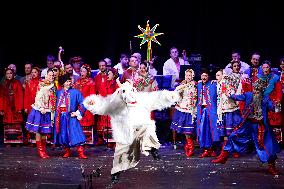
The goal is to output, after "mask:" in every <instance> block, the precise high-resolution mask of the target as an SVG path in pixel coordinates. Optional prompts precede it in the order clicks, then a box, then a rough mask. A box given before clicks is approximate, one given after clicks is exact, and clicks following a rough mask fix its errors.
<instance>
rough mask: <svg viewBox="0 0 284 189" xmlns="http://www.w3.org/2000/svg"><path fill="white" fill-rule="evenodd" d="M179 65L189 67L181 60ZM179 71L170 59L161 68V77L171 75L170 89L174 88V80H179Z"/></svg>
mask: <svg viewBox="0 0 284 189" xmlns="http://www.w3.org/2000/svg"><path fill="white" fill-rule="evenodd" d="M179 63H180V65H189V64H188V62H184V60H183V59H182V58H179ZM179 73H180V70H178V69H177V66H176V63H175V62H174V60H173V59H172V58H169V59H168V60H167V61H166V62H165V63H164V66H163V75H172V76H173V78H172V87H174V86H175V81H176V79H179Z"/></svg>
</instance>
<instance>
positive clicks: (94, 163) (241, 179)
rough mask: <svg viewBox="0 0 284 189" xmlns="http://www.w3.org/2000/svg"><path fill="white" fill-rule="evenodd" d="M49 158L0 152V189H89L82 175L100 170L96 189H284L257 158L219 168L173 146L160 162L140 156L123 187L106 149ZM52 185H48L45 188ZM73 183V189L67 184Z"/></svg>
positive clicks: (280, 164) (282, 157)
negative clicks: (113, 173)
mask: <svg viewBox="0 0 284 189" xmlns="http://www.w3.org/2000/svg"><path fill="white" fill-rule="evenodd" d="M47 151H48V154H49V155H50V156H51V157H50V158H49V159H46V160H44V159H40V158H39V157H38V156H37V152H36V148H33V147H8V148H7V147H1V148H0V159H1V161H0V188H1V189H2V188H9V189H10V188H15V189H21V188H34V189H36V188H40V187H41V188H44V186H47V185H48V186H49V187H48V188H51V185H54V187H53V188H56V187H55V186H56V185H57V188H78V187H76V186H81V188H83V189H84V188H85V186H86V185H87V186H91V182H90V180H89V181H88V179H87V178H86V182H85V180H84V178H83V176H82V170H84V173H85V175H86V176H87V177H88V176H89V174H90V173H91V172H92V171H96V170H97V169H98V168H100V172H101V176H100V177H95V175H94V176H93V178H92V186H93V188H99V189H101V188H117V189H118V188H120V189H126V188H135V189H137V188H139V189H140V188H141V189H144V188H145V189H149V188H151V189H166V188H173V189H183V188H249V189H252V188H258V189H261V188H265V189H267V188H284V179H283V178H282V177H283V175H280V176H279V177H273V176H271V175H268V174H267V165H265V164H263V165H262V164H261V163H260V162H259V160H258V158H257V156H256V154H255V153H252V154H243V155H242V156H241V157H240V158H238V159H235V158H229V160H228V162H227V163H226V164H225V165H220V164H218V165H215V164H212V163H211V162H210V160H211V158H204V159H200V158H198V155H199V154H200V153H201V151H200V149H197V150H196V153H195V156H194V157H192V158H186V156H185V155H184V153H183V149H182V144H180V145H179V146H178V149H177V150H174V149H173V147H172V146H163V147H162V148H161V149H160V154H161V155H162V160H160V161H155V160H154V159H153V158H152V156H148V157H146V156H144V155H142V156H141V161H140V163H139V164H138V166H137V167H136V168H133V169H131V170H128V171H126V172H123V173H122V174H121V176H120V181H119V183H117V184H115V185H111V182H110V170H111V167H112V159H113V157H112V155H113V151H110V150H107V149H106V148H105V147H104V146H101V147H88V148H86V155H87V156H88V157H89V158H88V159H87V160H82V159H78V158H77V157H76V156H77V152H76V151H75V149H73V150H72V157H71V158H68V159H64V158H61V157H60V156H61V155H62V154H63V150H62V149H60V148H55V149H52V148H51V147H49V148H48V149H47ZM276 166H277V168H278V169H279V170H280V171H281V172H282V174H283V173H284V152H283V151H282V152H281V153H280V154H278V160H277V163H276ZM43 183H49V184H43ZM67 184H69V185H67Z"/></svg>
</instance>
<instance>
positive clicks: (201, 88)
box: [197, 69, 219, 158]
mask: <svg viewBox="0 0 284 189" xmlns="http://www.w3.org/2000/svg"><path fill="white" fill-rule="evenodd" d="M197 136H198V140H199V145H200V148H203V149H204V152H203V153H202V154H201V155H200V156H199V157H200V158H204V157H215V156H216V154H215V152H214V150H213V142H214V141H219V134H218V132H217V84H216V82H210V81H209V72H208V71H207V70H206V69H203V70H202V73H201V81H199V82H198V84H197Z"/></svg>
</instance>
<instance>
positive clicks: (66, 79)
mask: <svg viewBox="0 0 284 189" xmlns="http://www.w3.org/2000/svg"><path fill="white" fill-rule="evenodd" d="M58 81H59V84H60V85H61V86H62V89H61V90H58V91H57V92H56V111H55V126H54V143H55V144H57V145H61V146H64V148H65V153H64V155H63V157H64V158H67V157H70V155H71V149H70V148H71V147H76V148H77V151H78V154H79V158H81V159H87V156H85V154H84V147H83V145H84V144H85V142H86V137H85V135H84V132H83V130H82V127H81V124H80V122H79V120H81V119H82V116H83V114H84V112H85V111H86V109H85V107H84V105H83V100H84V97H83V95H82V93H81V92H80V91H79V90H77V89H73V88H71V85H72V78H71V76H70V75H69V74H65V75H62V76H60V77H59V80H58Z"/></svg>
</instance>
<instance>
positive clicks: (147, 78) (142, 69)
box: [133, 62, 158, 92]
mask: <svg viewBox="0 0 284 189" xmlns="http://www.w3.org/2000/svg"><path fill="white" fill-rule="evenodd" d="M148 69H149V68H148V65H147V63H145V62H141V63H140V65H139V69H138V71H137V74H136V75H135V76H134V79H133V87H135V88H136V90H137V91H138V92H140V91H141V92H151V91H157V90H158V83H157V81H156V80H155V78H154V77H153V76H152V75H150V74H149V72H148Z"/></svg>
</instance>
